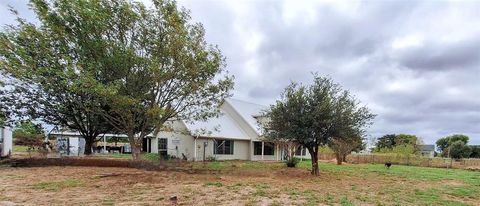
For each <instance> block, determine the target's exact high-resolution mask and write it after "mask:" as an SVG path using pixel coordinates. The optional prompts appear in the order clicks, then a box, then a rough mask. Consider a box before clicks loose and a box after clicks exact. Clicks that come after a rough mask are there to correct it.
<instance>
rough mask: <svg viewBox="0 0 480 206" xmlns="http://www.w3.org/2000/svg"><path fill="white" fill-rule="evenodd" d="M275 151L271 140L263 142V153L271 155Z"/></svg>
mask: <svg viewBox="0 0 480 206" xmlns="http://www.w3.org/2000/svg"><path fill="white" fill-rule="evenodd" d="M274 151H275V144H273V143H271V142H265V143H264V144H263V155H273V153H274Z"/></svg>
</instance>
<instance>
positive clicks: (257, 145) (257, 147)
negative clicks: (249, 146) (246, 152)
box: [253, 142, 262, 155]
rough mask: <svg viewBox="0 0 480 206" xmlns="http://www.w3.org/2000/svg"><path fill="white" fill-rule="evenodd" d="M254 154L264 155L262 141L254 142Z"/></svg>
mask: <svg viewBox="0 0 480 206" xmlns="http://www.w3.org/2000/svg"><path fill="white" fill-rule="evenodd" d="M253 155H262V142H253Z"/></svg>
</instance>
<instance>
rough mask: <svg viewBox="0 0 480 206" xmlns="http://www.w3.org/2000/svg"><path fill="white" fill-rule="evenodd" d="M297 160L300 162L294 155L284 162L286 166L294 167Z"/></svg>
mask: <svg viewBox="0 0 480 206" xmlns="http://www.w3.org/2000/svg"><path fill="white" fill-rule="evenodd" d="M299 162H300V159H298V158H296V157H292V158H290V159H288V160H287V161H286V162H285V163H286V164H287V167H296V166H297V164H298V163H299Z"/></svg>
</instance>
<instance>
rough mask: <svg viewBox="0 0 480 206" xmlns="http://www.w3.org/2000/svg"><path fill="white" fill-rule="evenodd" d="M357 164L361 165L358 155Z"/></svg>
mask: <svg viewBox="0 0 480 206" xmlns="http://www.w3.org/2000/svg"><path fill="white" fill-rule="evenodd" d="M357 164H360V155H357Z"/></svg>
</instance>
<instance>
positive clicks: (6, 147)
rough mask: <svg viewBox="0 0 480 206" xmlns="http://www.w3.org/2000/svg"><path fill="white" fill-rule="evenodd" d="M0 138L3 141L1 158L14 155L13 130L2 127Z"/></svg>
mask: <svg viewBox="0 0 480 206" xmlns="http://www.w3.org/2000/svg"><path fill="white" fill-rule="evenodd" d="M0 136H1V139H2V140H3V141H2V143H1V147H2V148H0V150H1V151H2V152H1V154H0V157H6V156H9V155H11V154H12V153H13V147H12V146H13V144H12V141H13V140H12V130H10V129H9V128H1V127H0Z"/></svg>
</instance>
